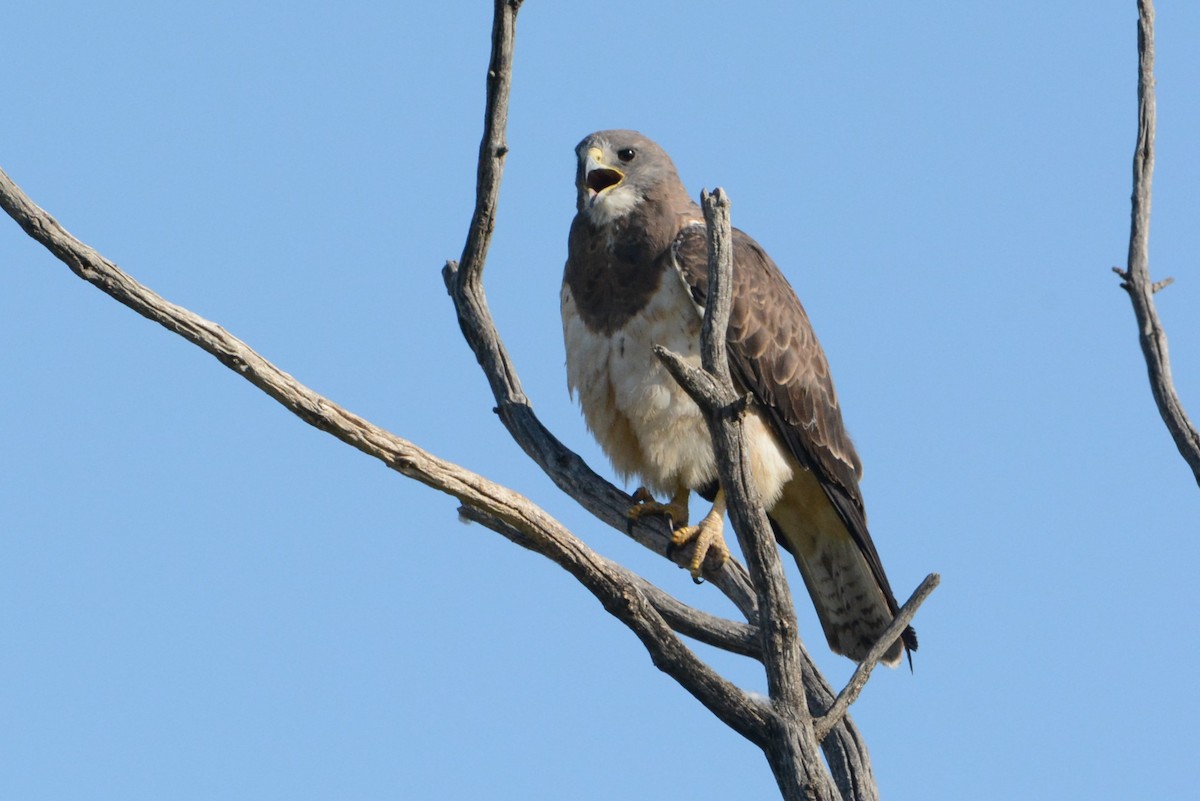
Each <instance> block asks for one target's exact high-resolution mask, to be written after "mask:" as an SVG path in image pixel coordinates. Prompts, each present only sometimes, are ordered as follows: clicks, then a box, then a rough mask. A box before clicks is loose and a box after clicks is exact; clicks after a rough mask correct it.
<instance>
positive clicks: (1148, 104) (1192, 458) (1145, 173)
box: [1113, 0, 1200, 484]
mask: <svg viewBox="0 0 1200 801" xmlns="http://www.w3.org/2000/svg"><path fill="white" fill-rule="evenodd" d="M1155 117H1156V110H1155V102H1154V3H1153V0H1138V133H1137V144H1136V145H1135V147H1134V151H1133V197H1132V208H1131V210H1130V226H1129V256H1128V260H1127V262H1126V268H1125V269H1124V270H1121V269H1119V268H1117V267H1114V268H1113V271H1114V272H1116V273H1117V274H1118V275H1119V276H1121V279H1122V281H1121V288H1122V289H1124V290H1126V291H1127V292H1128V293H1129V300H1130V302H1132V303H1133V313H1134V316H1135V317H1136V318H1137V324H1138V341H1139V343H1140V344H1141V346H1142V355H1143V356H1144V357H1145V359H1146V370H1147V372H1148V373H1149V378H1150V390H1151V392H1152V393H1153V394H1154V403H1155V405H1157V406H1158V413H1159V414H1160V415H1161V416H1162V419H1163V422H1164V423H1166V426H1167V430H1168V431H1169V432H1170V433H1171V438H1172V439H1173V440H1174V441H1175V447H1176V448H1178V449H1179V453H1180V455H1181V456H1183V460H1184V461H1185V462H1187V464H1188V466H1189V467H1191V468H1192V474H1193V475H1194V476H1195V477H1196V483H1197V484H1200V432H1197V431H1196V427H1195V426H1194V425H1192V422H1191V420H1189V419H1188V416H1187V413H1186V412H1185V411H1184V409H1183V403H1182V402H1181V401H1180V400H1179V394H1178V393H1177V392H1176V391H1175V382H1174V380H1173V379H1172V378H1171V361H1170V357H1169V356H1168V354H1167V334H1166V332H1165V331H1164V330H1163V327H1162V323H1161V322H1160V321H1159V319H1158V310H1157V309H1156V308H1155V306H1154V293H1155V292H1158V291H1159V290H1160V289H1163V288H1165V287H1166V286H1168V285H1169V284H1170V283H1171V281H1172V280H1173V279H1170V278H1166V279H1163V280H1162V281H1158V282H1151V280H1150V185H1151V182H1152V179H1153V177H1154V126H1155Z"/></svg>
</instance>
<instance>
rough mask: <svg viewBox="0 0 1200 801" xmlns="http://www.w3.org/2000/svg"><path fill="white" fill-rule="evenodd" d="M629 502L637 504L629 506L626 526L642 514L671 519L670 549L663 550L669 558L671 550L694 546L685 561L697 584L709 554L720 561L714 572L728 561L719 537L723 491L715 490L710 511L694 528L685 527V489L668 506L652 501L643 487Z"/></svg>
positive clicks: (651, 496) (723, 524)
mask: <svg viewBox="0 0 1200 801" xmlns="http://www.w3.org/2000/svg"><path fill="white" fill-rule="evenodd" d="M633 499H634V500H635V501H637V505H636V506H632V507H630V509H629V511H628V512H627V513H626V514H627V516H628V517H629V521H630V523H633V522H634V521H635V520H640V519H641V518H643V517H645V516H646V515H666V516H667V517H669V518H671V527H672V529H673V532H672V534H671V548H670V549H668V551H667V555H668V556H670V551H671V550H673V549H675V548H679V547H682V546H684V545H687V544H688V543H689V542H693V543H695V544H694V545H693V546H692V558H691V561H690V562H688V572H690V573H691V574H692V578H693V579H694V580H696V581H699V579H700V574H701V572H703V567H704V561H705V558H706V557H707V556H708V554H709V553H710V552H711V553H713V554H715V555H717V556H718V557H719V558H720V561H719V562H718V563H717V565H716V569H720V567H721V566H722V565H724V564H725V562H726V560H728V559H729V548H728V547H727V546H726V545H725V537H724V536H723V534H722V532H723V530H724V528H725V493H724V491H722V490H717V496H716V497H715V498H714V499H713V507H712V510H711V511H710V512H709V513H708V514H707V515H705V516H704V519H703V520H701V521H700V523H699V524H698V525H695V526H689V525H688V490H687V488H683V489H680V490H678V491H676V493H675V495H674V496H672V498H671V500H670V501H669V502H668V503H660V502H658V501H656V500H655V499H654V496H653V495H651V494H650V491H649V490H647V489H646V488H645V487H639V488H638V490H637V492H635V493H633Z"/></svg>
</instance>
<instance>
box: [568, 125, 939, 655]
mask: <svg viewBox="0 0 1200 801" xmlns="http://www.w3.org/2000/svg"><path fill="white" fill-rule="evenodd" d="M575 153H576V155H577V157H578V167H577V170H576V174H575V185H576V189H577V190H578V195H577V199H576V210H577V213H576V215H575V219H574V220H573V221H572V223H571V233H570V238H569V241H568V248H567V263H566V269H565V271H564V275H563V286H562V320H563V337H564V339H565V342H566V352H567V381H568V385H569V387H570V390H571V392H572V394H574V395H577V396H578V398H579V402H580V405H581V406H582V408H583V414H584V418H585V420H586V422H587V426H588V428H589V429H590V431H591V432H592V434H593V435H595V437H596V439H597V440H598V441H599V443H600V446H601V447H602V448H603V449H604V451H605V453H606V454H607V455H608V457H609V458H610V459H611V460H612V463H613V466H614V467H615V469H616V470H617V472H618V473H619V474H620V475H621V476H622V477H623V478H625V479H629V478H633V477H636V478H637V479H638V480H639V481H641V482H642V483H643V485H644V486H643V487H642V488H641V489H639V490H638V492H637V494H636V495H635V499H636V500H637V501H638V504H637V505H636V506H634V507H633V508H631V509H630V511H629V515H630V518H631V519H636V518H638V517H642V516H644V515H647V514H666V515H669V517H670V518H671V520H672V525H673V528H674V531H675V534H674V538H673V541H674V542H675V543H676V544H678V545H682V544H684V543H687V542H691V541H695V546H694V547H695V550H694V552H693V557H692V561H691V570H692V574H693V576H698V575H699V574H700V572H701V571H702V570H703V568H704V562H705V555H706V553H708V552H711V553H713V554H714V555H715V557H716V559H718V560H719V561H720V562H721V563H723V562H724V559H725V558H727V556H728V551H727V550H726V548H725V543H724V539H723V536H722V526H723V514H724V511H725V498H724V493H723V492H722V490H721V488H720V486H719V482H718V479H717V468H716V460H715V457H714V454H713V445H712V439H711V437H710V436H709V433H708V429H707V427H706V425H705V422H704V418H703V416H702V415H701V413H700V410H699V408H698V407H697V406H696V404H695V403H694V402H693V401H692V400H691V398H689V397H688V395H687V394H686V393H685V392H684V391H683V389H682V388H681V387H679V385H678V384H676V382H675V380H674V378H672V377H671V375H670V373H668V372H667V371H666V369H665V368H664V367H663V366H662V364H661V363H660V362H659V360H658V358H657V357H656V356H655V355H654V353H653V350H652V348H653V346H654V345H656V344H657V345H662V346H663V347H666V348H668V349H670V350H672V351H674V352H675V353H677V354H680V355H681V356H683V357H684V358H685V359H687V360H689V361H690V362H692V363H694V364H699V362H700V328H701V324H702V315H703V308H704V303H705V298H706V290H707V283H708V279H707V269H708V268H707V264H708V257H707V244H706V237H705V227H704V218H703V214H702V212H701V210H700V208H699V206H697V205H696V204H695V203H694V202H693V201H692V200H691V198H690V197H689V196H688V194H687V191H686V190H685V189H684V187H683V184H682V183H681V182H680V180H679V175H678V173H677V172H676V170H675V165H674V163H672V161H671V158H670V157H669V156H668V155H667V154H666V152H664V151H663V149H662V148H660V147H659V146H658V145H657V144H655V143H654V142H652V141H651V140H650V139H647V138H646V137H645V136H643V135H641V134H640V133H638V132H636V131H620V130H615V131H599V132H597V133H594V134H591V135H590V136H588V137H586V138H585V139H584V140H583V141H582V142H580V143H579V145H578V146H577V147H576V149H575ZM733 259H734V264H733V302H732V313H731V317H730V322H729V331H728V353H729V361H730V369H731V371H732V373H733V376H734V381H735V382H736V383H737V384H738V385H739V386H738V387H737V388H738V389H739V390H740V391H743V392H748V393H750V394H752V395H753V399H754V403H753V404H752V405H751V409H750V412H749V413H748V415H747V417H746V421H745V425H746V428H745V431H746V437H747V443H748V451H749V458H750V460H751V473H752V475H753V477H754V481H755V483H756V484H757V488H758V492H759V495H760V496H761V498H762V501H763V505H764V506H765V507H766V510H767V515H768V517H769V518H770V520H771V524H772V526H773V528H774V530H775V536H776V538H777V539H778V541H779V543H780V544H781V545H782V546H783V547H784V548H786V549H787V550H788V551H789V552H790V553H791V554H792V555H793V556H794V557H795V559H796V564H797V565H799V567H800V573H801V575H802V576H803V577H804V583H805V584H806V585H807V587H808V592H809V595H811V596H812V600H813V603H814V605H815V606H816V609H817V615H818V617H819V618H820V620H821V625H822V627H823V628H824V630H825V637H826V639H828V641H829V646H830V648H832V649H833V650H834V651H835V652H836V653H839V654H844V655H846V656H848V657H850V658H851V659H853V660H855V661H861V660H862V659H863V658H864V657H865V656H866V653H867V651H868V650H869V649H870V647H871V646H872V645H874V643H875V641H876V640H877V639H878V638H879V636H880V635H881V634H882V633H883V630H884V629H885V628H886V627H887V626H888V624H889V623H891V621H892V619H893V618H894V617H895V614H896V611H897V604H896V599H895V596H894V595H893V594H892V589H891V587H890V586H889V584H888V580H887V576H886V575H885V574H884V571H883V565H882V564H881V563H880V561H879V554H878V553H877V552H876V551H875V545H874V544H873V543H872V542H871V535H870V534H869V533H868V532H867V519H866V514H865V512H864V510H863V500H862V494H861V492H860V491H859V487H858V482H859V479H860V478H861V476H862V465H861V463H860V461H859V458H858V454H857V453H855V451H854V446H853V445H852V444H851V442H850V437H849V436H848V435H847V434H846V430H845V427H844V426H843V425H842V415H841V411H840V410H839V408H838V401H837V395H836V393H835V392H834V389H833V381H832V380H831V379H830V375H829V364H828V362H827V361H826V359H825V354H824V352H823V351H822V350H821V346H820V344H819V343H818V342H817V338H816V335H815V334H814V333H813V330H812V326H811V325H810V324H809V321H808V316H807V314H805V312H804V308H803V307H802V306H801V305H800V301H799V300H798V299H797V298H796V294H795V292H794V291H793V290H792V287H791V286H790V285H789V284H788V282H787V279H785V278H784V277H783V274H782V273H781V272H780V271H779V268H778V267H776V266H775V263H774V262H773V261H772V260H771V258H770V257H769V256H768V255H767V254H766V253H765V252H764V251H763V249H762V248H761V247H760V246H759V244H758V243H757V242H755V241H754V240H753V239H751V238H750V237H749V236H747V235H746V234H744V233H742V232H741V231H739V230H737V229H736V228H735V229H734V231H733ZM693 491H694V492H699V493H701V494H703V495H705V496H706V497H708V498H710V499H712V500H713V508H712V511H710V512H709V513H708V514H707V515H706V516H705V517H704V518H703V519H702V520H701V522H700V523H699V525H695V526H689V525H687V519H688V496H689V493H690V492H693ZM652 492H653V493H657V494H659V495H661V496H665V497H667V498H669V499H670V500H668V501H667V502H665V503H660V502H657V501H655V500H654V497H653V495H651V493H652ZM711 561H713V560H712V559H710V562H711ZM916 647H917V638H916V634H915V633H914V632H913V630H912V629H911V628H908V629H906V630H905V632H904V634H903V635H902V636H901V638H900V639H898V640H896V642H895V643H893V644H892V646H891V647H890V648H889V649H888V651H887V653H886V654H885V656H884V659H883V661H884V662H885V664H888V665H891V666H895V665H897V664H898V663H899V662H900V659H901V656H902V654H903V653H904V652H905V650H908V651H913V650H916Z"/></svg>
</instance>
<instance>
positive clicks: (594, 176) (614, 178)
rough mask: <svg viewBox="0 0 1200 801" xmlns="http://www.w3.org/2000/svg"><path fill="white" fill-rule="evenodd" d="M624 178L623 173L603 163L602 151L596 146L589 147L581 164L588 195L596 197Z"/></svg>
mask: <svg viewBox="0 0 1200 801" xmlns="http://www.w3.org/2000/svg"><path fill="white" fill-rule="evenodd" d="M624 180H625V173H623V172H621V171H620V170H616V169H613V168H612V167H610V166H608V165H607V164H605V163H604V153H603V152H602V151H601V150H600V148H598V147H593V148H589V149H588V152H587V159H586V160H585V162H584V165H583V181H584V183H585V184H586V185H587V188H588V195H589V197H593V198H594V197H596V196H597V195H599V194H600V193H601V192H603V191H604V190H606V189H611V188H612V187H614V186H617V185H618V184H620V183H621V182H622V181H624Z"/></svg>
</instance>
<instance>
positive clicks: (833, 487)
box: [672, 224, 916, 647]
mask: <svg viewBox="0 0 1200 801" xmlns="http://www.w3.org/2000/svg"><path fill="white" fill-rule="evenodd" d="M672 253H673V256H674V258H675V262H676V265H677V266H678V268H679V270H680V272H681V273H682V275H683V277H684V280H685V281H687V283H688V285H689V286H690V288H691V291H692V297H693V298H694V299H695V300H696V302H697V303H698V304H700V305H701V306H703V305H704V304H705V301H706V298H707V290H708V244H707V241H706V237H705V229H704V226H703V225H700V224H698V225H689V226H686V227H685V228H683V229H682V230H681V231H680V233H679V235H678V236H677V237H676V239H675V243H674V246H673V249H672ZM733 262H734V264H733V300H732V308H731V311H730V320H729V331H728V335H727V342H728V352H729V362H730V369H731V371H732V372H733V375H734V378H735V380H737V381H739V382H740V383H741V384H742V385H743V386H744V387H745V389H746V390H747V391H749V392H751V393H752V394H753V395H754V396H755V398H756V399H757V400H758V402H759V403H760V404H761V408H762V411H763V412H764V413H765V415H766V417H767V418H768V419H769V420H770V422H771V424H772V426H773V428H774V429H775V432H776V434H777V435H778V436H779V437H780V438H781V439H782V440H783V442H784V443H786V445H787V447H788V449H789V450H790V451H791V453H792V455H793V456H794V457H795V458H796V461H798V462H799V463H800V464H801V465H802V466H804V467H806V468H807V469H809V470H811V471H812V472H813V473H814V474H815V475H816V476H817V478H818V480H819V481H820V484H821V487H822V489H823V490H824V492H825V495H826V497H828V498H829V501H830V503H831V504H832V505H833V507H834V509H835V510H836V511H837V513H838V516H839V517H840V518H841V520H842V522H843V523H844V524H845V526H846V530H847V531H848V532H849V534H850V536H851V537H852V538H853V540H854V542H855V544H856V545H857V546H858V548H859V550H860V551H861V553H862V554H863V557H864V558H865V559H866V561H867V564H868V565H869V566H870V570H871V572H872V574H873V575H874V576H875V579H876V581H877V582H878V583H879V586H880V587H881V588H882V589H883V591H884V595H885V597H886V599H887V602H888V605H889V606H890V607H891V610H892V613H893V614H895V613H896V611H897V609H898V606H897V604H896V600H895V596H894V594H893V593H892V589H891V586H890V584H889V583H888V580H887V575H886V574H885V573H884V570H883V564H882V563H881V561H880V559H879V554H878V552H877V551H876V550H875V544H874V543H873V542H872V541H871V535H870V533H869V532H868V530H867V518H866V513H865V511H864V509H863V499H862V492H861V490H860V489H859V486H858V482H859V480H860V479H861V477H862V462H861V461H860V460H859V458H858V453H857V452H856V451H855V450H854V444H853V443H852V442H851V440H850V436H849V434H847V432H846V428H845V425H844V424H843V422H842V413H841V409H840V407H839V406H838V399H837V392H836V391H835V390H834V386H833V380H832V378H831V377H830V372H829V362H828V361H827V360H826V358H825V352H824V351H823V350H822V349H821V345H820V343H819V342H818V341H817V336H816V334H815V333H814V331H813V328H812V324H811V323H810V322H809V320H808V314H807V313H806V312H805V311H804V307H803V306H802V305H801V304H800V300H799V298H797V297H796V293H795V291H794V290H793V289H792V287H791V285H790V284H789V283H788V281H787V279H786V278H785V277H784V275H783V273H782V272H780V270H779V268H778V267H777V266H776V265H775V262H774V261H772V260H771V257H770V256H768V255H767V253H766V252H765V251H764V250H763V249H762V247H761V246H760V245H759V244H758V243H757V242H755V241H754V240H753V239H752V238H750V237H749V236H748V235H746V234H745V233H744V232H742V231H740V230H738V229H736V228H735V229H733ZM781 542H782V544H783V545H784V546H785V547H786V546H787V543H786V541H782V540H781ZM910 636H911V637H912V643H911V645H910V647H915V645H916V638H915V635H912V634H911V629H910V630H909V632H906V637H905V639H906V642H907V640H908V639H909V637H910Z"/></svg>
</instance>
